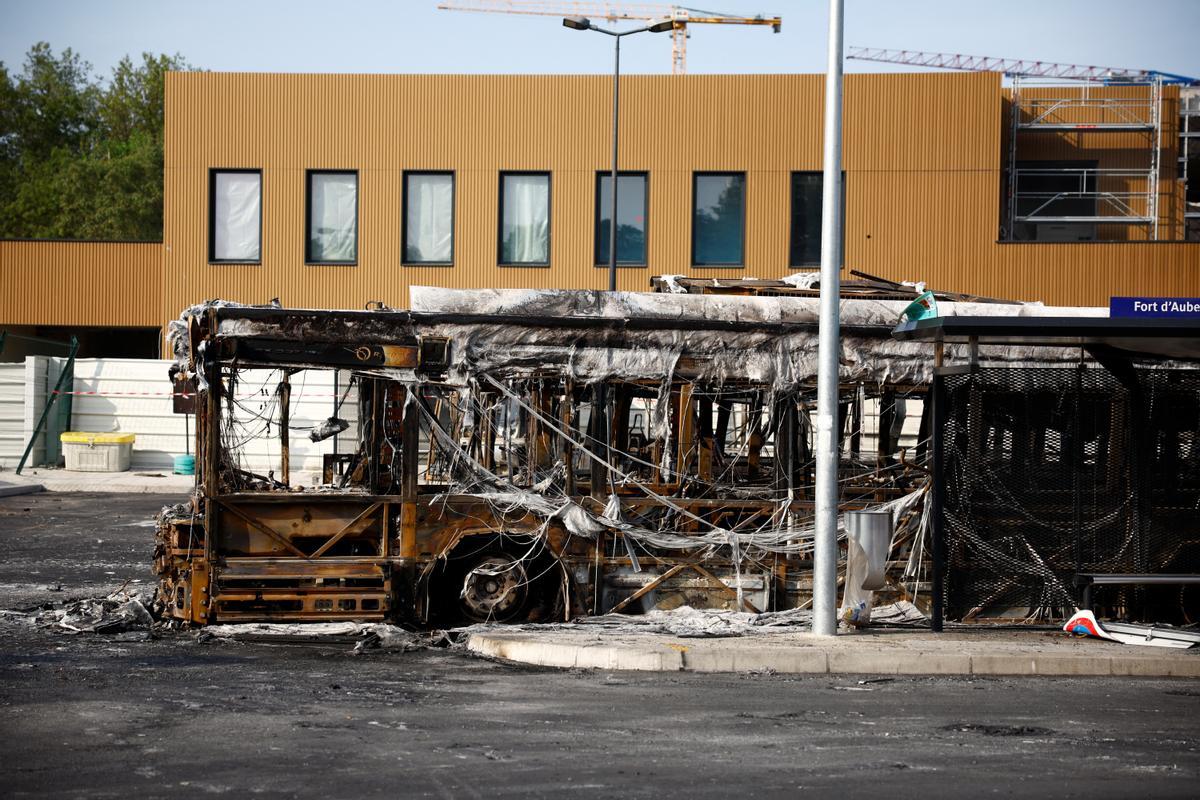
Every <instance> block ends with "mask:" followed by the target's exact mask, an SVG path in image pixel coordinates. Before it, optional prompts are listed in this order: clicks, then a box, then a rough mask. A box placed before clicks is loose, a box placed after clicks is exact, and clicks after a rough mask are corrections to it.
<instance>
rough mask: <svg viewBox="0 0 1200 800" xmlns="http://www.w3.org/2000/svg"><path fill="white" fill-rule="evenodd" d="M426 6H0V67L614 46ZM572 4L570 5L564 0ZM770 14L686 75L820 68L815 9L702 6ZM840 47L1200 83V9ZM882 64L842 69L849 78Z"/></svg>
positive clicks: (886, 38) (950, 18)
mask: <svg viewBox="0 0 1200 800" xmlns="http://www.w3.org/2000/svg"><path fill="white" fill-rule="evenodd" d="M436 4H437V0H340V2H339V1H336V0H323V1H322V2H318V1H317V0H287V1H286V2H285V0H238V1H237V2H230V1H229V0H191V1H190V2H183V1H182V0H0V61H3V62H4V64H5V65H6V66H7V67H8V68H9V69H10V70H11V71H15V70H18V69H19V68H20V65H21V63H22V61H23V60H24V54H25V52H26V51H27V50H28V49H29V47H30V45H32V44H33V43H34V42H37V41H43V40H44V41H48V42H50V44H51V45H52V46H53V47H54V49H55V50H56V51H57V50H61V49H62V48H65V47H71V48H73V49H74V50H76V51H77V52H78V53H80V54H81V55H82V56H83V57H84V58H86V59H87V60H88V61H90V62H91V63H92V64H93V65H94V66H95V68H96V70H97V72H98V73H100V74H102V75H107V74H108V72H109V71H110V70H111V68H112V65H113V64H115V63H116V61H117V60H119V59H120V57H121V56H122V55H124V54H126V53H130V54H134V55H136V54H138V53H140V52H142V51H152V52H156V53H161V52H165V53H176V52H177V53H180V54H182V55H183V56H184V57H186V58H187V59H188V60H189V61H190V62H192V63H193V64H195V65H196V66H198V67H202V68H205V69H211V70H220V71H262V72H401V73H403V72H469V73H473V72H501V73H595V72H599V73H603V72H606V71H609V70H610V69H611V64H610V59H611V52H612V49H611V47H612V46H611V40H609V39H608V37H603V36H599V35H597V34H594V33H580V32H575V31H570V30H567V29H566V28H563V27H562V26H561V23H560V20H558V19H556V18H553V17H516V16H507V15H500V14H466V13H456V12H450V11H438V10H436ZM564 4H567V3H564ZM700 5H703V6H705V7H712V8H715V9H716V10H719V11H724V12H729V13H741V14H754V13H765V14H778V15H780V16H782V17H783V20H784V24H783V32H782V33H780V34H778V35H775V34H772V33H770V32H769V31H770V29H769V28H756V27H747V28H742V27H735V26H725V25H722V26H716V25H697V26H694V27H693V33H692V38H691V40H690V42H689V45H688V68H689V72H692V73H705V72H710V73H711V72H821V71H823V69H824V60H825V25H826V16H825V15H826V7H827V4H826V2H825V0H790V2H784V1H781V0H703V2H702V3H700ZM669 39H670V37H669V35H668V34H642V35H640V36H638V37H636V38H633V39H628V40H626V44H625V45H623V47H622V66H623V71H625V72H631V73H632V72H638V73H661V72H669V71H670V49H671V48H670V41H669ZM846 44H847V45H866V46H872V47H894V48H906V49H912V50H935V51H943V52H958V53H968V54H972V55H995V56H1005V57H1014V58H1017V57H1020V58H1033V59H1040V60H1045V61H1060V62H1067V63H1082V64H1096V65H1102V66H1115V67H1126V68H1146V69H1157V70H1162V71H1165V72H1175V73H1182V74H1186V75H1193V76H1197V77H1200V0H1140V2H1129V1H1128V0H1034V1H1032V2H1031V1H1029V0H995V1H994V2H988V1H986V0H846ZM888 69H889V67H888V65H883V64H872V63H870V62H864V61H849V62H847V70H848V71H857V72H875V71H885V70H888Z"/></svg>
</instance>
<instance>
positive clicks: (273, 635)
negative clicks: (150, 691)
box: [196, 622, 430, 653]
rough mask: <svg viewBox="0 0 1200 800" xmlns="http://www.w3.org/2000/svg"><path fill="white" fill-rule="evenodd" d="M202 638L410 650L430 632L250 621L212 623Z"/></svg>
mask: <svg viewBox="0 0 1200 800" xmlns="http://www.w3.org/2000/svg"><path fill="white" fill-rule="evenodd" d="M196 638H197V640H198V641H208V640H212V639H219V640H222V641H234V642H246V643H251V642H253V643H259V644H321V643H338V642H344V643H347V644H349V643H350V642H351V641H353V642H354V652H355V653H364V652H367V651H368V650H386V651H392V652H397V653H407V652H409V651H411V650H421V649H424V648H425V647H429V646H430V643H429V641H428V639H429V637H428V636H423V635H422V634H418V633H414V632H412V631H408V630H405V629H404V628H401V627H399V626H396V625H388V624H386V623H382V622H296V623H273V622H248V623H243V624H236V625H209V626H207V627H205V628H203V629H201V630H200V631H199V633H197V634H196Z"/></svg>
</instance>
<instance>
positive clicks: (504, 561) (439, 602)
mask: <svg viewBox="0 0 1200 800" xmlns="http://www.w3.org/2000/svg"><path fill="white" fill-rule="evenodd" d="M527 550H528V547H527V546H526V547H519V546H514V545H512V544H510V543H508V542H500V541H494V540H493V541H484V542H479V541H475V542H472V541H471V540H469V539H468V540H466V541H465V542H463V543H462V544H460V545H459V546H458V547H457V548H455V550H454V551H453V552H451V553H450V555H449V556H448V557H447V559H446V561H445V563H444V565H442V566H441V567H439V568H438V569H437V570H436V571H435V572H434V574H433V575H432V576H431V579H430V587H429V588H430V591H429V601H430V606H429V618H430V621H431V622H434V623H436V624H441V625H461V624H470V623H474V622H536V621H538V620H541V619H545V618H546V617H547V615H548V614H549V613H550V611H551V609H552V608H553V607H554V605H555V603H556V602H557V595H558V587H559V586H560V584H561V573H560V571H559V568H558V566H557V565H556V564H555V563H554V562H553V560H552V559H550V558H549V557H547V556H545V555H539V556H532V557H529V556H527V557H525V558H522V556H526V554H527Z"/></svg>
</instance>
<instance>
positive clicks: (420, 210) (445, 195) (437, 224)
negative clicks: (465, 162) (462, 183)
mask: <svg viewBox="0 0 1200 800" xmlns="http://www.w3.org/2000/svg"><path fill="white" fill-rule="evenodd" d="M404 263H405V264H453V263H454V173H452V172H406V173H404Z"/></svg>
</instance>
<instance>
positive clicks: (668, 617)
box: [451, 600, 929, 639]
mask: <svg viewBox="0 0 1200 800" xmlns="http://www.w3.org/2000/svg"><path fill="white" fill-rule="evenodd" d="M871 621H872V625H880V626H892V625H902V626H905V627H922V626H926V625H928V624H929V620H928V618H927V617H926V616H925V615H924V614H922V613H921V611H920V609H918V608H917V607H916V606H915V605H913V604H912V603H910V602H908V601H907V600H899V601H897V602H895V603H889V604H887V605H883V606H878V607H877V608H875V609H873V610H872V617H871ZM811 624H812V611H811V610H809V609H806V608H792V609H788V610H786V611H769V612H766V613H762V614H753V613H750V612H746V611H725V610H719V609H703V608H693V607H691V606H680V607H679V608H675V609H671V610H669V611H664V610H659V609H655V610H652V611H647V612H646V613H645V614H637V615H633V614H605V615H603V616H599V617H580V618H578V619H576V620H574V621H572V622H558V623H530V624H525V625H508V624H503V625H502V624H498V623H479V624H477V625H471V626H468V627H465V628H456V629H454V630H453V631H451V633H453V634H456V635H461V634H464V633H471V632H474V631H484V630H512V631H517V630H527V631H546V630H573V631H595V632H597V633H600V632H604V633H618V634H619V633H663V634H668V635H671V636H677V637H680V638H696V639H700V638H719V637H730V636H752V635H762V634H775V633H797V632H804V631H806V630H807V629H808V627H809V626H810V625H811ZM868 627H870V626H868ZM797 629H800V630H799V631H798V630H797Z"/></svg>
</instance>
